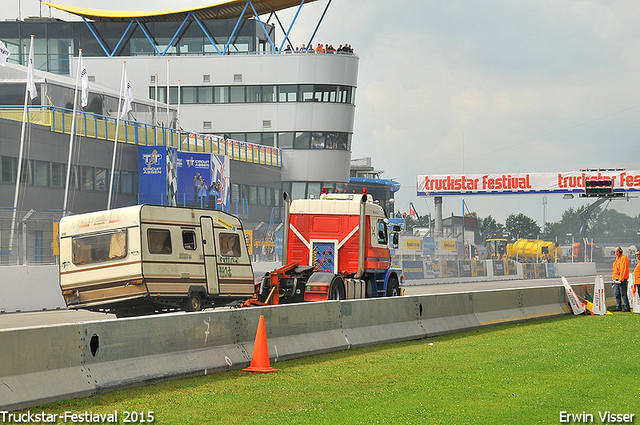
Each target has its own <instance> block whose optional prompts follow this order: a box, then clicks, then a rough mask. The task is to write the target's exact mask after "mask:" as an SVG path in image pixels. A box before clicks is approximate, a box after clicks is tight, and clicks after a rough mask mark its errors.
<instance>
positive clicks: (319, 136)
mask: <svg viewBox="0 0 640 425" xmlns="http://www.w3.org/2000/svg"><path fill="white" fill-rule="evenodd" d="M325 139H326V136H325V133H311V149H324V141H325Z"/></svg>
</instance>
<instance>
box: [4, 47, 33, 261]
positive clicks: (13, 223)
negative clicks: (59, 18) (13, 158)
mask: <svg viewBox="0 0 640 425" xmlns="http://www.w3.org/2000/svg"><path fill="white" fill-rule="evenodd" d="M34 37H35V36H33V35H32V36H31V47H30V49H31V50H30V52H29V57H31V52H32V51H33V39H34ZM27 73H28V72H27ZM27 80H29V78H28V77H27ZM28 99H29V84H28V83H27V84H26V88H25V91H24V110H23V111H22V131H21V133H20V153H19V154H18V175H17V176H16V190H15V193H14V196H13V218H12V219H11V234H10V236H9V252H12V251H13V237H14V235H15V230H16V214H17V213H18V195H19V194H20V179H21V178H22V156H23V153H24V132H25V127H26V121H27V101H28ZM18 261H19V260H18Z"/></svg>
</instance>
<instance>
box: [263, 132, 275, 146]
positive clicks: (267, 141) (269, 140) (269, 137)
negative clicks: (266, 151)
mask: <svg viewBox="0 0 640 425" xmlns="http://www.w3.org/2000/svg"><path fill="white" fill-rule="evenodd" d="M262 144H263V145H264V146H275V145H276V133H262Z"/></svg>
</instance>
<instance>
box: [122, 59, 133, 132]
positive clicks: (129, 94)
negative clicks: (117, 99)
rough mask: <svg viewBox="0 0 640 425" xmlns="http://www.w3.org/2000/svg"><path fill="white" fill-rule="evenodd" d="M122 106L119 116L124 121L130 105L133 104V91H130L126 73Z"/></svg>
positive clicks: (125, 73) (125, 72)
mask: <svg viewBox="0 0 640 425" xmlns="http://www.w3.org/2000/svg"><path fill="white" fill-rule="evenodd" d="M124 84H125V87H126V88H125V90H124V104H123V105H122V114H121V115H120V119H121V120H122V119H124V117H126V116H127V114H128V113H129V111H130V110H131V104H132V103H133V90H131V84H130V83H129V78H128V77H127V71H124Z"/></svg>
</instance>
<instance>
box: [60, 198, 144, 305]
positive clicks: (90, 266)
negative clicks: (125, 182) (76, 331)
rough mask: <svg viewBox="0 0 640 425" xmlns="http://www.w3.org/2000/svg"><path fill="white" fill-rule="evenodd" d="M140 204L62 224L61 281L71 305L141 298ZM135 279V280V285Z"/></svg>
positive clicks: (68, 219) (88, 215)
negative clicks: (138, 206)
mask: <svg viewBox="0 0 640 425" xmlns="http://www.w3.org/2000/svg"><path fill="white" fill-rule="evenodd" d="M138 211H139V208H137V207H131V208H126V209H121V210H112V211H104V212H99V213H90V214H82V215H77V216H71V217H65V218H63V219H62V220H61V223H60V286H61V289H62V292H63V296H64V298H65V302H66V303H67V306H68V307H70V308H85V307H91V306H101V305H105V304H110V303H113V302H118V301H123V300H129V299H134V298H141V297H145V296H146V295H147V289H146V287H145V286H144V285H142V284H139V283H141V281H142V267H141V255H140V229H139V227H138V225H137V223H139V219H138ZM132 282H135V284H132Z"/></svg>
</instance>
